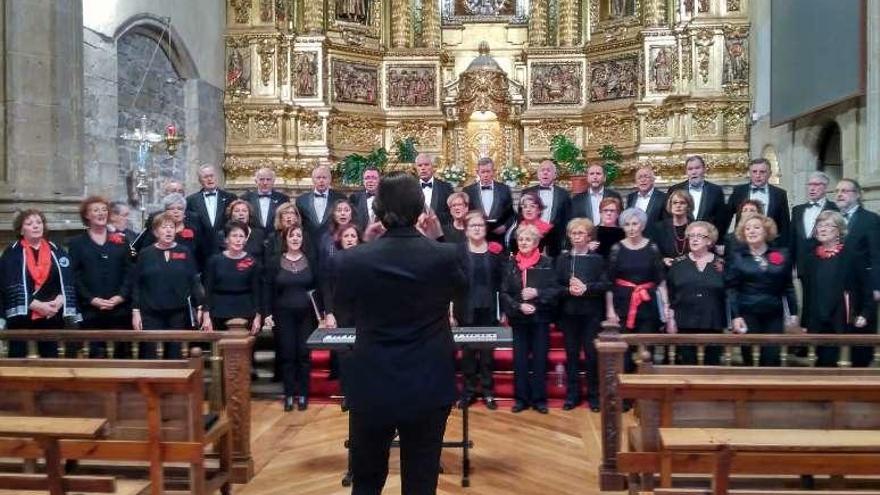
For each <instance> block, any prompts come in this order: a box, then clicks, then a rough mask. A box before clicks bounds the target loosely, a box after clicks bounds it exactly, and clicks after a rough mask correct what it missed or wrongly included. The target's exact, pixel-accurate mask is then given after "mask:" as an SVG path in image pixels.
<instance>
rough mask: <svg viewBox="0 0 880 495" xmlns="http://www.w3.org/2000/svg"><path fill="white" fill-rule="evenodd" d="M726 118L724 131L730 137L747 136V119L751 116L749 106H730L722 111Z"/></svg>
mask: <svg viewBox="0 0 880 495" xmlns="http://www.w3.org/2000/svg"><path fill="white" fill-rule="evenodd" d="M721 113H722V115H723V118H724V130H725V132H726V133H727V134H728V135H739V136H743V137H744V136H745V134H746V132H747V128H746V118H747V117H748V115H749V106H748V105H745V104H741V105H729V106H726V107H724V109H723V110H722V112H721Z"/></svg>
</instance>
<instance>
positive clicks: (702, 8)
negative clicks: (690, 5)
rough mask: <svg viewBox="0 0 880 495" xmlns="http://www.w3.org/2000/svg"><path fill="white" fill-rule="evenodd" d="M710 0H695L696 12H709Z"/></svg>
mask: <svg viewBox="0 0 880 495" xmlns="http://www.w3.org/2000/svg"><path fill="white" fill-rule="evenodd" d="M710 3H711V2H710V0H697V12H699V13H701V14H705V13H706V12H709V4H710Z"/></svg>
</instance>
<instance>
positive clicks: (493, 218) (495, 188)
mask: <svg viewBox="0 0 880 495" xmlns="http://www.w3.org/2000/svg"><path fill="white" fill-rule="evenodd" d="M464 192H465V193H466V194H467V195H468V199H469V200H470V205H471V209H475V210H476V209H480V210H482V211H483V214H485V215H486V227H487V228H488V232H487V233H486V239H488V240H489V241H495V242H503V240H504V233H505V232H507V229H508V228H510V225H511V224H512V223H513V218H514V215H515V213H514V211H513V194H511V192H510V188H509V187H507V185H506V184H503V183H501V182H498V181H496V180H495V162H494V161H492V159H491V158H489V157H483V158H480V160H479V161H477V181H476V182H474V183H473V184H471V185H469V186H467V187H465V188H464Z"/></svg>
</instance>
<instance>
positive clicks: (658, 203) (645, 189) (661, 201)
mask: <svg viewBox="0 0 880 495" xmlns="http://www.w3.org/2000/svg"><path fill="white" fill-rule="evenodd" d="M655 180H656V178H655V177H654V169H652V168H651V167H649V166H643V167H639V169H638V170H636V190H635V191H633V192H631V193H629V194H628V195H627V196H626V207H627V208H638V209H640V210H642V211H643V212H645V215H646V216H647V217H648V223H647V226H648V227H653V225H654V224H655V223H657V222H659V221H660V220H661V219H662V218H663V212H664V211H666V193H665V192H663V191H658V190H657V188H655V187H654V181H655Z"/></svg>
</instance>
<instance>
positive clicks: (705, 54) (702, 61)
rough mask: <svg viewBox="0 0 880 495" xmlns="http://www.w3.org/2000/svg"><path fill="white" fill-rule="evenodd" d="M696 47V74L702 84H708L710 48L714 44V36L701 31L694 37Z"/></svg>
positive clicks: (709, 32)
mask: <svg viewBox="0 0 880 495" xmlns="http://www.w3.org/2000/svg"><path fill="white" fill-rule="evenodd" d="M696 36H697V37H696V45H697V73H698V74H699V75H700V80H701V81H702V82H703V84H709V76H710V71H709V69H710V67H711V58H712V51H711V47H712V45H713V44H714V43H715V35H714V33H713V32H712V31H711V30H708V29H706V30H703V31H700V32H698V33H697V35H696Z"/></svg>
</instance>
